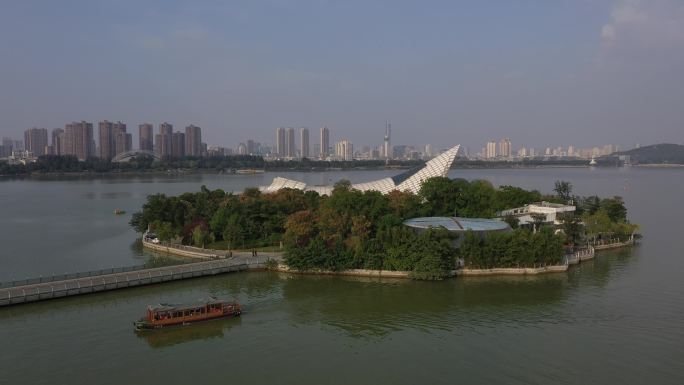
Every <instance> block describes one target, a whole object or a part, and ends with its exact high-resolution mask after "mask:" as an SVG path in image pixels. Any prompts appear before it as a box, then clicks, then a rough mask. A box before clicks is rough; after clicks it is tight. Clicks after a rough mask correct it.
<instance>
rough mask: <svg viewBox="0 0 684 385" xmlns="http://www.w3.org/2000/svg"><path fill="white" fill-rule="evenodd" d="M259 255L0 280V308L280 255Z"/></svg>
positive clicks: (240, 266)
mask: <svg viewBox="0 0 684 385" xmlns="http://www.w3.org/2000/svg"><path fill="white" fill-rule="evenodd" d="M260 254H261V255H259V256H251V255H250V254H249V253H237V255H234V256H231V257H228V258H221V259H215V260H210V261H201V262H192V263H185V264H181V265H172V266H164V267H154V268H145V267H141V266H135V267H121V268H112V269H106V270H98V271H90V272H84V273H75V274H63V275H57V276H51V277H41V278H33V279H25V280H20V281H12V282H4V283H0V307H2V306H10V305H17V304H22V303H27V302H35V301H44V300H49V299H55V298H61V297H69V296H74V295H82V294H89V293H97V292H101V291H108V290H117V289H125V288H129V287H135V286H143V285H151V284H157V283H163V282H169V281H177V280H181V279H188V278H195V277H205V276H212V275H218V274H225V273H230V272H236V271H245V270H251V269H263V268H266V266H267V262H268V261H269V260H279V259H280V255H278V254H276V253H260Z"/></svg>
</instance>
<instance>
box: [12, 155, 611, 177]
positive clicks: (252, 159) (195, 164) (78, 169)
mask: <svg viewBox="0 0 684 385" xmlns="http://www.w3.org/2000/svg"><path fill="white" fill-rule="evenodd" d="M422 164H424V162H423V161H422V160H390V161H385V160H353V161H342V160H330V161H327V160H313V159H307V158H304V159H294V160H269V161H266V160H264V158H263V157H261V156H253V155H228V156H212V157H183V158H165V159H162V160H155V159H154V158H153V157H151V156H144V155H143V156H138V157H134V158H132V159H131V160H130V161H128V162H112V161H110V160H106V159H101V158H96V157H93V158H88V159H87V160H84V161H81V160H78V159H77V158H76V157H75V156H73V155H43V156H40V157H38V158H37V160H36V161H35V162H32V163H28V164H9V163H8V162H6V161H1V160H0V176H23V175H35V174H38V175H40V174H56V173H126V172H128V173H130V172H166V171H168V170H188V171H204V172H230V171H231V170H239V169H261V170H278V171H280V170H304V171H306V170H313V171H315V170H329V169H377V168H387V167H402V168H408V167H416V166H419V165H422ZM602 165H605V166H615V165H616V163H615V162H612V161H611V162H603V163H602ZM536 166H572V167H582V166H588V162H587V161H586V160H582V159H576V160H575V159H559V158H549V159H524V160H520V161H507V160H501V161H483V160H466V159H459V158H457V159H456V160H455V162H454V164H453V166H452V167H460V168H507V167H536Z"/></svg>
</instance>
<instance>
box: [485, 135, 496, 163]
mask: <svg viewBox="0 0 684 385" xmlns="http://www.w3.org/2000/svg"><path fill="white" fill-rule="evenodd" d="M484 156H485V158H488V159H492V158H496V142H495V141H493V140H492V141H489V142H487V147H485V154H484Z"/></svg>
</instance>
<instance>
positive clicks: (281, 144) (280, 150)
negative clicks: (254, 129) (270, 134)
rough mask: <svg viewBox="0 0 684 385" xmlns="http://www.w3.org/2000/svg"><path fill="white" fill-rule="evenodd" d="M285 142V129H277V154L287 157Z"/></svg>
mask: <svg viewBox="0 0 684 385" xmlns="http://www.w3.org/2000/svg"><path fill="white" fill-rule="evenodd" d="M285 143H286V141H285V127H278V128H276V154H277V155H278V156H285V155H286V154H287V149H286V146H287V145H286V144H285Z"/></svg>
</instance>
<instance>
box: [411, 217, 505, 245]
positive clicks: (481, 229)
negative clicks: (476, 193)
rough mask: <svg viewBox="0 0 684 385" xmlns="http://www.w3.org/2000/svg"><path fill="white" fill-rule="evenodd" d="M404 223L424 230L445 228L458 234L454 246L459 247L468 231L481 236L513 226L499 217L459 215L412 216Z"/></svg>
mask: <svg viewBox="0 0 684 385" xmlns="http://www.w3.org/2000/svg"><path fill="white" fill-rule="evenodd" d="M404 225H406V226H408V227H410V228H412V229H414V230H416V231H417V232H422V231H425V230H428V229H437V228H443V229H446V230H448V231H449V232H451V233H454V234H457V235H458V237H457V238H456V239H455V240H454V246H455V247H458V246H459V245H460V244H461V242H463V239H464V238H465V234H466V233H467V232H469V231H470V232H473V233H475V234H478V235H480V236H484V235H486V234H487V233H492V232H506V231H511V226H509V225H508V223H506V222H504V221H502V220H499V219H485V218H459V217H421V218H412V219H408V220H406V221H404Z"/></svg>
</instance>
